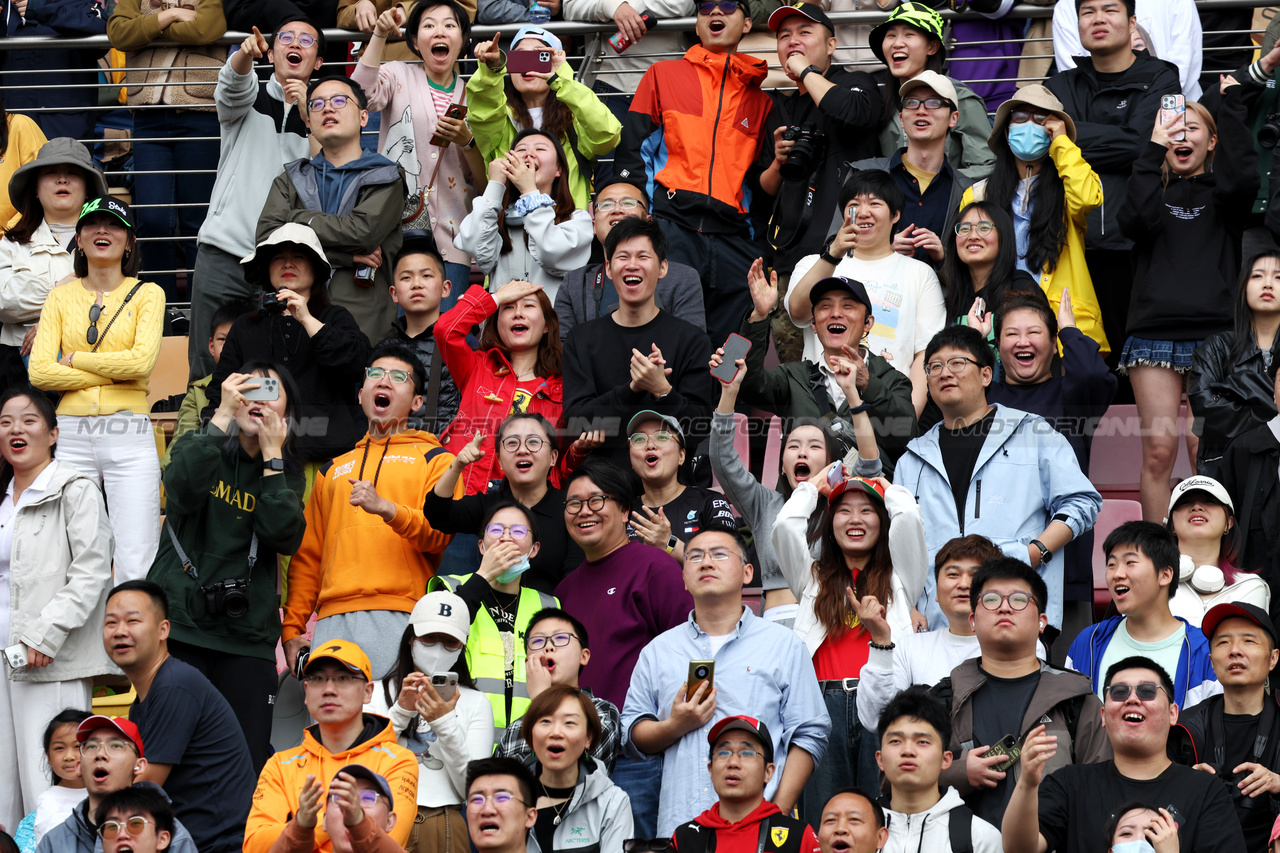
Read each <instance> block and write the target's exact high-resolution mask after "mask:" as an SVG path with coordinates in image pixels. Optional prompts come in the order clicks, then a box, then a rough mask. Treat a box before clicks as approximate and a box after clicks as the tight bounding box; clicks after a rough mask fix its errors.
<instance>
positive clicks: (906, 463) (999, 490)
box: [893, 404, 1102, 630]
mask: <svg viewBox="0 0 1280 853" xmlns="http://www.w3.org/2000/svg"><path fill="white" fill-rule="evenodd" d="M995 410H996V414H995V423H994V424H993V425H992V427H991V433H990V434H989V435H988V436H987V440H986V443H985V444H983V446H982V452H981V453H980V454H978V461H977V463H975V464H974V466H973V478H972V479H971V480H970V482H969V492H968V496H967V497H966V498H965V511H964V518H962V519H957V518H956V501H955V498H954V497H953V496H952V493H951V481H950V480H948V479H947V467H946V465H945V464H944V463H943V461H942V450H941V448H940V446H939V444H938V435H939V433H940V431H941V429H942V424H941V423H939V424H935V425H934V427H933V429H931V430H929V431H928V432H927V433H925V434H924V435H922V436H920V437H919V438H915V439H912V440H911V443H909V444H908V445H907V450H906V452H905V453H904V454H903V455H902V458H901V459H899V460H898V467H897V470H896V471H895V472H894V477H893V481H894V483H896V484H897V485H900V486H906V487H907V488H908V489H910V490H911V492H912V494H914V495H915V496H916V502H917V503H919V504H920V514H921V515H922V516H923V518H924V527H925V544H926V545H927V546H928V548H929V564H930V565H932V564H933V560H934V558H935V557H936V556H937V554H938V549H939V548H941V547H942V546H943V545H945V544H946V543H947V542H948V541H949V540H951V539H953V538H955V537H957V536H967V535H968V534H970V533H979V534H981V535H983V536H986V537H987V538H988V539H990V540H991V541H992V542H994V543H995V545H996V547H998V548H999V549H1000V550H1001V551H1003V552H1004V553H1005V554H1007V555H1008V556H1010V557H1014V558H1015V559H1018V560H1022V561H1023V562H1026V561H1027V546H1028V545H1029V544H1030V543H1031V540H1032V539H1035V538H1036V537H1038V536H1039V535H1040V534H1041V533H1043V532H1044V529H1045V528H1046V527H1048V526H1049V522H1050V521H1052V520H1055V519H1056V520H1058V521H1061V522H1063V523H1064V524H1066V525H1067V526H1068V527H1070V528H1071V534H1072V538H1074V537H1076V536H1079V535H1080V534H1081V533H1083V532H1084V531H1086V530H1088V529H1090V528H1092V527H1093V522H1094V520H1095V519H1097V517H1098V510H1099V509H1101V508H1102V496H1101V495H1099V494H1098V490H1097V489H1095V488H1094V487H1093V484H1092V483H1090V482H1089V478H1088V477H1086V476H1085V475H1084V473H1083V472H1081V470H1080V463H1079V462H1077V461H1076V455H1075V452H1074V451H1073V450H1072V449H1071V445H1070V444H1068V443H1067V440H1066V439H1065V438H1063V437H1062V435H1061V434H1060V433H1059V432H1058V431H1057V430H1055V429H1054V428H1053V426H1052V425H1051V424H1050V423H1049V422H1048V421H1046V420H1045V419H1044V418H1042V417H1040V416H1039V415H1032V414H1028V413H1027V412H1021V411H1018V410H1017V409H1010V408H1007V407H1005V406H1001V405H999V404H997V405H996V406H995ZM1039 572H1040V576H1041V577H1043V578H1044V582H1045V584H1046V585H1047V586H1048V587H1049V606H1048V607H1047V608H1046V610H1045V613H1046V614H1047V615H1048V617H1049V624H1050V625H1052V626H1054V627H1055V628H1061V627H1062V579H1063V574H1062V557H1061V555H1055V556H1054V558H1053V559H1051V560H1050V561H1049V563H1048V564H1047V565H1044V566H1041V567H1040V569H1039ZM937 598H938V595H937V588H936V581H935V579H934V577H933V573H932V572H929V573H928V574H927V576H926V580H925V590H924V595H923V596H922V597H921V600H920V603H919V605H918V607H919V609H920V612H921V613H923V614H924V615H925V616H926V617H927V618H928V620H929V628H930V629H931V630H938V629H940V628H946V627H947V621H946V617H945V616H943V614H942V609H941V608H940V607H939V606H938V601H937Z"/></svg>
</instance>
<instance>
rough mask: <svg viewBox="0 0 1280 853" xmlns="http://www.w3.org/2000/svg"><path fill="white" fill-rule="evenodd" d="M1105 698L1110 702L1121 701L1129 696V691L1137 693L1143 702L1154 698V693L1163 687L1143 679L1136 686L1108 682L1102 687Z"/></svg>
mask: <svg viewBox="0 0 1280 853" xmlns="http://www.w3.org/2000/svg"><path fill="white" fill-rule="evenodd" d="M1102 689H1103V690H1104V691H1105V692H1106V694H1107V698H1108V699H1110V700H1111V701H1112V702H1123V701H1125V700H1126V699H1128V698H1129V694H1130V693H1137V694H1138V699H1139V700H1141V701H1143V702H1150V701H1152V700H1153V699H1155V698H1156V693H1157V692H1159V691H1161V690H1164V687H1163V686H1161V685H1159V684H1155V683H1153V682H1150V681H1144V682H1142V683H1141V684H1138V685H1136V686H1130V685H1128V684H1108V685H1107V686H1106V687H1104V688H1102Z"/></svg>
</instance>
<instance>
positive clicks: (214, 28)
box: [107, 0, 227, 110]
mask: <svg viewBox="0 0 1280 853" xmlns="http://www.w3.org/2000/svg"><path fill="white" fill-rule="evenodd" d="M178 6H181V7H183V8H186V9H195V10H196V19H195V20H194V21H179V22H178V23H175V24H170V25H169V26H168V27H167V28H166V29H164V30H161V29H160V24H159V22H158V21H157V19H156V15H158V14H159V13H160V12H161V11H163V10H165V9H172V8H175V7H178ZM226 31H227V21H226V18H225V17H224V16H223V14H222V0H120V3H119V5H117V6H116V10H115V12H113V13H112V14H111V18H110V19H108V21H107V38H108V39H110V41H111V46H112V47H114V48H116V49H117V50H123V51H124V52H125V63H126V65H125V67H127V68H136V69H140V70H137V71H126V72H125V85H126V96H127V100H128V104H129V106H131V107H133V106H140V105H147V104H166V105H168V106H172V107H183V108H186V109H207V110H213V109H214V105H213V90H214V87H215V86H216V85H217V83H218V70H219V69H220V68H222V66H223V64H225V63H226V61H227V48H226V47H223V46H219V45H214V44H212V42H214V41H217V40H218V39H219V38H221V37H222V35H223V33H225V32H226ZM156 40H161V41H175V42H179V43H180V44H184V45H190V47H152V46H151V43H152V42H154V41H156ZM164 84H179V85H164Z"/></svg>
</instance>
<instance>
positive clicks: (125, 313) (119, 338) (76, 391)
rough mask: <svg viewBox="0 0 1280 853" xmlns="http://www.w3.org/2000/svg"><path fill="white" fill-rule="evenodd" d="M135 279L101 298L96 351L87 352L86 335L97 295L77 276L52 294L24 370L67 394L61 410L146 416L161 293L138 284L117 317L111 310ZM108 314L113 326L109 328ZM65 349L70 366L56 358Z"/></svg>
mask: <svg viewBox="0 0 1280 853" xmlns="http://www.w3.org/2000/svg"><path fill="white" fill-rule="evenodd" d="M137 283H138V280H137V279H136V278H126V279H125V280H124V281H123V282H122V283H121V284H120V286H119V287H117V288H116V289H115V290H113V291H111V292H110V293H108V294H106V296H105V297H104V299H103V302H102V314H101V315H100V316H99V318H98V334H99V336H100V337H99V339H98V342H99V345H98V351H97V352H90V350H92V349H93V347H92V346H90V345H89V342H88V341H87V340H86V339H85V336H86V334H87V333H88V331H89V308H90V307H91V306H92V305H93V302H94V299H95V297H96V294H95V293H94V292H93V291H91V290H88V289H87V288H85V287H84V286H83V285H82V284H81V283H80V279H76V280H75V281H70V282H67V283H66V284H64V285H61V286H60V287H55V288H54V289H53V290H51V291H49V298H48V299H47V300H46V301H45V303H44V310H42V311H41V312H40V328H39V330H38V331H37V332H36V340H35V343H34V344H33V345H32V347H31V364H30V367H29V373H30V376H31V384H32V385H34V386H36V387H37V388H41V389H44V390H46V391H63V392H65V393H64V394H63V395H62V402H61V403H59V404H58V414H60V415H80V416H85V415H110V414H115V413H116V412H125V411H128V412H135V413H137V414H142V415H145V414H146V413H147V411H148V408H147V379H148V377H150V376H151V370H152V368H154V367H155V365H156V359H157V358H158V357H159V355H160V336H161V334H162V333H163V331H164V291H163V290H161V289H160V287H159V286H158V285H155V284H150V283H148V284H144V285H142V286H141V287H140V288H138V292H137V293H135V294H134V295H133V299H131V300H129V304H128V305H125V306H124V310H122V311H120V315H119V316H118V317H117V316H116V310H117V309H118V308H120V307H121V305H122V304H123V303H124V299H125V297H126V296H127V295H128V294H129V291H130V290H132V289H133V286H134V285H135V284H137ZM112 317H115V318H116V320H115V323H112V324H111V329H110V331H107V324H108V323H111V318H112ZM104 333H105V334H104ZM64 353H75V355H74V357H73V358H72V362H73V363H74V364H75V367H67V366H66V365H64V364H60V363H59V362H58V358H59V357H60V355H61V354H64Z"/></svg>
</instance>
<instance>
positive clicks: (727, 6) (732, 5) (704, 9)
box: [698, 0, 738, 15]
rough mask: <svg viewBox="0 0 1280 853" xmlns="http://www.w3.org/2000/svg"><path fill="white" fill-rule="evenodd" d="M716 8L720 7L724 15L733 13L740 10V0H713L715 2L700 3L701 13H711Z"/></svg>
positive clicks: (699, 9) (699, 12) (699, 11)
mask: <svg viewBox="0 0 1280 853" xmlns="http://www.w3.org/2000/svg"><path fill="white" fill-rule="evenodd" d="M716 9H719V10H720V14H722V15H732V14H733V13H734V12H736V11H738V0H713V2H709V3H699V4H698V14H699V15H710V14H711V13H712V12H714V11H715V10H716Z"/></svg>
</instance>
